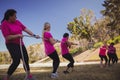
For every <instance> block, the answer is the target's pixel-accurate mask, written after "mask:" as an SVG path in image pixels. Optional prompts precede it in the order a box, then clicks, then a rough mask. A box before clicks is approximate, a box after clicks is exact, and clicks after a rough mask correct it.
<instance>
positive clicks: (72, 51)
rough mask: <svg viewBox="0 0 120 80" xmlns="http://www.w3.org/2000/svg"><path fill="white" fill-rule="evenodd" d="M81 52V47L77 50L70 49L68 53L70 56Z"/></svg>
mask: <svg viewBox="0 0 120 80" xmlns="http://www.w3.org/2000/svg"><path fill="white" fill-rule="evenodd" d="M82 51H83V49H82V48H81V47H79V48H74V49H70V53H71V54H72V55H75V54H76V53H78V52H79V53H81V52H82Z"/></svg>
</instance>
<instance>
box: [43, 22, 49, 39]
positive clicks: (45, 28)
mask: <svg viewBox="0 0 120 80" xmlns="http://www.w3.org/2000/svg"><path fill="white" fill-rule="evenodd" d="M48 24H49V25H50V23H49V22H45V23H44V27H43V31H42V37H43V38H42V40H44V32H46V31H47V28H48V26H46V25H48Z"/></svg>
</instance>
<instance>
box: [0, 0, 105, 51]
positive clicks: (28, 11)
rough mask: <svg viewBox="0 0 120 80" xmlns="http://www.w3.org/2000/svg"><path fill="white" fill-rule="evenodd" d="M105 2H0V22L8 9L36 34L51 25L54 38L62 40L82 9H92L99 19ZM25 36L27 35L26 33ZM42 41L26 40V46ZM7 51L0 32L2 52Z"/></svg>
mask: <svg viewBox="0 0 120 80" xmlns="http://www.w3.org/2000/svg"><path fill="white" fill-rule="evenodd" d="M103 1H104V0H0V21H1V20H2V18H3V15H4V12H5V11H6V10H7V9H11V8H13V9H15V10H16V11H17V19H18V20H20V21H21V22H22V23H23V24H24V25H26V26H27V28H29V29H30V30H31V31H32V32H34V33H35V34H39V35H41V34H42V29H43V24H44V23H45V22H49V23H51V27H52V28H51V33H52V35H53V37H54V38H56V39H61V38H62V35H63V33H65V32H68V30H67V28H66V27H67V23H69V22H70V21H72V20H73V18H75V17H77V16H79V15H80V10H81V9H82V8H87V9H91V10H93V11H94V14H95V16H96V17H97V18H101V17H102V15H101V14H100V10H102V9H104V7H103V6H102V5H101V4H102V3H103ZM24 34H25V33H24ZM40 42H41V40H40V39H38V40H37V39H34V38H24V43H25V45H26V46H28V45H30V44H34V43H40ZM4 50H6V47H5V43H4V38H3V36H2V33H1V31H0V51H4Z"/></svg>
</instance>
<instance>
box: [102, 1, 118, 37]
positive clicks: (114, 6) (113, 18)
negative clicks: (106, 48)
mask: <svg viewBox="0 0 120 80" xmlns="http://www.w3.org/2000/svg"><path fill="white" fill-rule="evenodd" d="M102 5H103V6H104V7H105V10H102V11H101V13H102V14H103V15H104V16H105V17H106V16H107V17H109V19H110V22H109V23H108V24H107V26H108V27H109V29H110V31H111V32H110V37H111V38H112V39H113V37H114V36H115V35H116V34H117V35H120V26H119V25H120V17H119V16H120V0H105V1H104V3H103V4H102Z"/></svg>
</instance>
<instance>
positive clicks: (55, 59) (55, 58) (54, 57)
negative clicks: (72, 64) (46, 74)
mask: <svg viewBox="0 0 120 80" xmlns="http://www.w3.org/2000/svg"><path fill="white" fill-rule="evenodd" d="M48 56H49V57H50V58H51V59H52V60H53V72H52V73H56V71H57V69H58V67H59V64H60V60H59V57H58V54H57V52H56V51H54V52H53V53H52V54H50V55H48Z"/></svg>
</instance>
